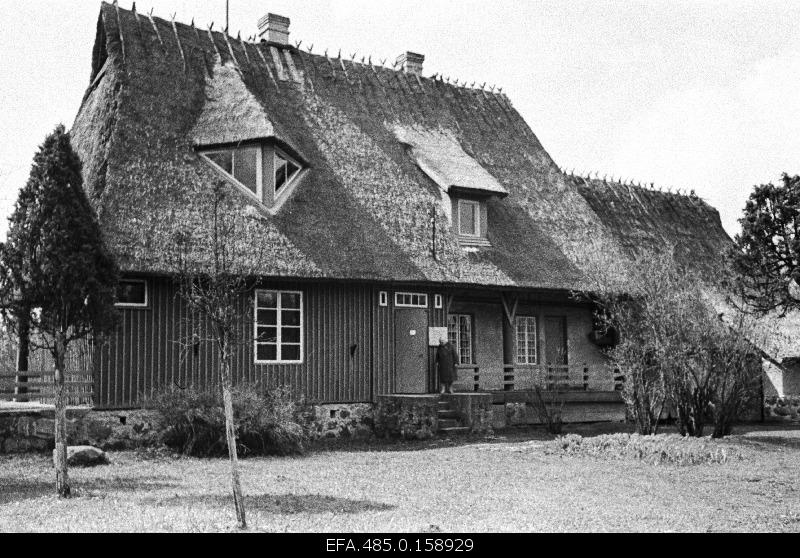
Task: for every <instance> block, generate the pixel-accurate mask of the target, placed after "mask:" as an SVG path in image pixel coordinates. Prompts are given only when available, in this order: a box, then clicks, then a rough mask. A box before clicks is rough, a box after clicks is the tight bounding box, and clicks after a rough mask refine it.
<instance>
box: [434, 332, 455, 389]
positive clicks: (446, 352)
mask: <svg viewBox="0 0 800 558" xmlns="http://www.w3.org/2000/svg"><path fill="white" fill-rule="evenodd" d="M457 363H458V351H456V348H455V347H454V346H453V344H452V343H451V342H450V341H449V340H448V339H446V338H444V337H443V338H441V339H439V346H438V347H436V364H437V365H438V368H439V393H445V392H447V393H453V382H455V381H456V380H457V379H458V375H457V373H456V365H457Z"/></svg>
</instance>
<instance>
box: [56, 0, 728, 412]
mask: <svg viewBox="0 0 800 558" xmlns="http://www.w3.org/2000/svg"><path fill="white" fill-rule="evenodd" d="M261 27H262V38H261V39H260V40H259V41H258V42H252V41H245V40H242V39H240V38H234V37H232V36H229V35H227V34H226V33H221V32H216V31H210V30H208V29H198V28H196V27H194V26H193V25H184V24H180V23H176V22H170V21H165V20H162V19H159V18H155V17H150V16H147V15H142V14H137V13H136V12H135V10H133V11H128V10H124V9H122V8H120V7H118V6H117V5H111V4H105V3H104V4H103V5H102V8H101V11H100V18H99V21H98V26H97V40H96V45H95V48H94V56H93V63H92V72H91V85H90V87H89V89H88V90H87V92H86V95H85V98H84V100H83V104H82V106H81V109H80V112H79V114H78V117H77V119H76V121H75V125H74V127H73V130H72V135H73V139H74V143H75V146H76V149H77V150H78V152H79V154H80V155H81V157H82V159H83V162H84V174H85V186H86V189H87V193H88V195H89V196H90V199H91V200H92V201H93V203H94V205H95V207H96V210H97V214H98V217H99V220H100V223H101V226H102V230H103V231H104V234H105V238H106V240H107V242H108V244H109V245H110V247H111V249H112V250H113V251H114V253H115V254H116V255H117V258H118V260H119V262H120V264H121V266H122V268H123V270H124V272H125V282H124V285H123V286H124V289H123V293H122V295H123V298H122V299H121V301H122V305H123V308H124V320H123V324H122V327H121V328H120V329H119V331H118V333H117V334H116V336H115V337H114V338H113V339H111V340H110V342H108V343H107V344H105V345H104V346H102V347H99V348H98V353H97V355H96V357H95V363H94V366H95V375H96V382H95V404H96V405H97V406H99V407H103V408H119V407H129V406H132V405H134V404H136V403H137V402H138V401H139V400H140V398H141V397H142V396H143V395H145V394H148V393H151V392H152V390H154V389H155V388H157V387H159V386H163V385H167V384H172V383H176V384H179V385H186V384H188V383H192V382H194V383H202V382H208V381H211V379H212V378H213V376H214V358H213V353H212V351H213V348H212V346H211V345H210V344H200V345H198V346H196V347H193V349H192V350H189V351H185V350H183V347H182V345H181V343H179V341H180V340H181V339H185V338H186V337H187V335H188V334H189V333H190V330H189V329H188V328H190V327H191V325H190V324H189V323H188V322H187V320H186V319H185V318H186V317H187V316H186V309H185V308H184V305H183V304H182V302H181V300H180V299H179V298H178V297H176V296H175V295H176V290H175V287H174V284H173V281H172V279H171V276H172V274H173V273H174V272H175V268H174V265H173V262H174V259H173V258H172V256H173V255H174V251H175V245H174V242H175V232H176V231H177V230H184V231H185V230H190V231H191V230H195V231H202V230H203V229H204V227H206V226H207V223H206V220H205V219H206V213H205V212H204V211H205V210H204V208H203V207H202V204H203V203H204V202H203V200H205V199H206V198H207V196H205V195H204V194H205V193H206V192H208V191H209V190H210V189H211V188H212V187H213V185H214V184H218V183H220V182H222V183H224V184H225V187H227V188H229V189H230V192H231V194H232V196H234V200H235V201H234V202H233V203H231V204H229V205H228V206H226V209H225V211H227V212H228V215H229V216H231V218H232V216H234V215H239V216H241V215H246V216H248V223H249V225H248V226H249V227H250V229H249V235H248V242H250V243H252V253H253V254H258V255H259V256H258V258H257V261H250V262H246V266H245V267H246V268H247V269H248V270H249V272H251V273H253V274H255V275H257V281H258V287H257V290H256V292H255V295H254V297H253V299H252V300H248V301H244V302H243V304H246V305H247V306H248V307H251V308H254V310H255V311H254V312H249V313H243V315H245V314H247V315H249V316H250V318H249V320H244V319H243V322H242V328H243V331H247V332H255V335H251V336H250V337H251V339H252V340H251V341H250V342H249V343H247V344H245V345H242V346H241V347H240V348H239V349H238V351H237V353H236V355H235V358H234V361H235V362H234V368H235V370H236V373H237V375H238V378H239V379H240V380H250V381H260V382H262V383H264V384H269V385H279V384H281V385H291V386H292V387H293V388H294V389H295V390H297V391H298V392H300V393H303V394H305V395H307V396H309V397H311V398H314V399H317V400H319V401H322V402H325V403H353V402H363V403H370V402H374V401H376V399H377V398H378V397H379V396H382V395H388V394H426V393H432V392H435V390H436V387H437V377H436V372H435V366H434V362H433V354H434V350H433V346H434V345H435V344H436V342H437V340H438V338H439V336H442V335H446V336H448V337H449V338H450V339H451V340H452V341H453V343H454V344H455V345H456V347H457V349H458V352H459V356H460V360H461V380H460V382H459V384H458V385H457V387H458V388H459V389H460V390H462V391H464V392H481V393H482V392H490V393H493V394H494V399H493V401H494V402H495V403H496V404H503V403H507V402H510V401H523V402H524V401H525V395H524V394H525V393H526V391H525V390H527V389H529V388H531V387H532V385H533V383H534V382H537V381H541V380H542V378H545V379H547V378H549V380H550V381H553V378H556V377H557V378H559V381H561V382H567V383H569V384H570V385H571V387H573V388H575V389H574V390H573V391H574V392H575V395H574V396H573V399H576V400H581V401H587V402H588V401H591V402H595V403H597V402H601V403H602V402H607V403H609V404H611V403H613V405H615V406H616V407H615V410H614V413H617V415H618V414H619V412H620V411H619V401H620V399H619V395H618V391H617V390H618V389H619V383H618V380H619V378H618V377H616V376H615V373H614V371H613V370H612V369H610V368H609V367H608V366H607V363H606V361H605V359H604V357H603V354H602V352H601V350H600V348H599V347H598V344H597V342H598V339H597V336H596V335H593V318H592V309H591V307H590V306H588V305H587V304H585V303H580V302H578V301H576V299H575V298H574V297H573V296H571V292H573V291H574V290H576V289H580V288H582V287H583V286H584V285H585V279H586V273H587V270H588V269H589V267H588V266H587V262H595V263H596V262H597V261H598V255H602V261H603V262H604V265H608V266H613V267H619V268H624V267H625V265H627V263H628V262H630V258H631V257H633V256H635V253H636V251H637V250H649V249H657V248H658V247H659V246H664V245H666V244H667V243H670V244H674V245H676V246H678V248H679V251H680V253H681V256H680V257H685V258H687V259H690V260H694V261H697V262H700V261H710V260H712V259H714V258H716V257H718V256H719V254H720V253H721V251H722V247H723V246H724V245H726V244H727V243H729V242H730V239H729V238H728V236H727V235H726V233H725V232H724V230H723V229H722V226H721V224H720V219H719V215H718V213H717V211H716V210H715V209H713V208H712V207H710V206H709V205H708V204H706V203H705V202H703V201H702V200H700V199H699V198H697V197H695V196H694V195H692V196H684V195H678V194H671V193H663V192H658V191H655V190H651V189H649V188H640V187H634V186H628V185H622V184H617V183H608V182H605V181H602V180H587V179H582V178H574V177H571V176H567V175H565V174H564V173H562V172H561V171H560V170H559V168H558V166H557V165H556V164H555V163H554V162H553V160H552V158H551V157H550V156H549V155H548V153H547V152H546V151H545V149H544V147H542V145H541V143H540V142H539V140H538V139H537V137H536V135H535V134H534V132H533V131H532V130H531V129H530V128H529V126H528V125H527V124H526V122H525V121H524V120H523V119H522V117H521V116H520V114H519V113H518V112H517V111H516V110H515V109H514V108H513V106H512V105H511V102H510V101H509V99H508V98H507V97H506V96H505V95H504V94H502V93H500V92H498V91H488V90H484V89H480V88H470V87H466V86H464V85H456V84H450V83H446V82H445V81H442V80H441V79H439V78H432V77H425V76H424V75H423V63H424V57H423V56H421V55H418V54H414V53H410V52H409V53H405V54H403V55H402V56H401V57H400V58H398V62H397V64H395V67H394V68H387V67H384V66H379V65H374V64H373V63H371V61H370V62H368V61H360V62H359V61H355V60H349V59H341V58H339V57H332V56H331V55H327V54H325V55H318V54H311V53H309V52H307V51H305V50H300V49H298V48H296V47H295V46H293V45H292V43H291V42H290V41H289V40H288V34H289V30H288V28H289V21H288V20H287V19H286V18H281V17H278V16H272V15H270V16H268V17H265V18H263V20H262V21H261ZM197 257H202V256H201V255H198V256H197ZM592 339H594V341H593V340H592ZM600 341H602V340H600ZM520 394H521V395H520ZM590 407H591V408H592V409H595V407H596V406H592V405H587V406H586V407H585V410H586V412H587V413H588V412H589V408H590ZM595 410H596V409H595ZM592 412H594V411H592ZM617 415H614V416H617ZM584 416H585V417H588V416H589V415H588V414H585V415H584Z"/></svg>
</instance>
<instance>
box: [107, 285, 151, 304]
mask: <svg viewBox="0 0 800 558" xmlns="http://www.w3.org/2000/svg"><path fill="white" fill-rule="evenodd" d="M122 283H143V284H144V303H138V302H137V303H132V302H115V303H114V306H116V307H117V308H149V307H150V285H149V281H147V279H120V281H119V284H120V285H121V284H122Z"/></svg>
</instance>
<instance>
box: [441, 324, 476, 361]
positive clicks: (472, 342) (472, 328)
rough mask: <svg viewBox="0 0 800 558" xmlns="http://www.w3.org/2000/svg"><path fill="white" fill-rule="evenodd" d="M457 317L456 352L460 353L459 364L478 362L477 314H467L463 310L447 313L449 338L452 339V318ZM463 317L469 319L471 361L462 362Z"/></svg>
mask: <svg viewBox="0 0 800 558" xmlns="http://www.w3.org/2000/svg"><path fill="white" fill-rule="evenodd" d="M452 317H455V318H456V327H457V328H458V329H457V332H458V338H457V339H456V343H455V348H456V352H457V353H458V365H459V366H472V365H474V364H475V363H476V361H477V359H476V357H475V316H473V315H472V314H465V313H463V312H458V313H450V314H448V315H447V340H448V341H450V318H452ZM461 318H468V319H469V357H470V362H461V360H462V356H461V345H462V344H461V329H460V328H461Z"/></svg>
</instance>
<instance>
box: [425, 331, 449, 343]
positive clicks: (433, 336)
mask: <svg viewBox="0 0 800 558" xmlns="http://www.w3.org/2000/svg"><path fill="white" fill-rule="evenodd" d="M439 339H444V340H445V341H447V328H446V327H429V328H428V345H430V346H431V347H438V346H439Z"/></svg>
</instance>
